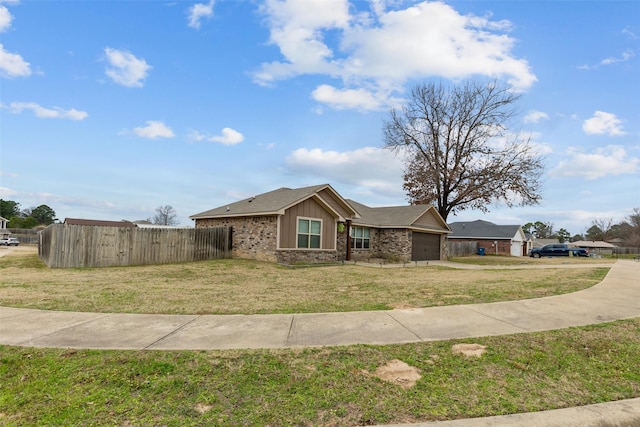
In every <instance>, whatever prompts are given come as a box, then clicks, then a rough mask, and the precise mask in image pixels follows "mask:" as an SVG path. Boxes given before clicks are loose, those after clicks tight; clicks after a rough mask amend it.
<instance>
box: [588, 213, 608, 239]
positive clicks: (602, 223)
mask: <svg viewBox="0 0 640 427" xmlns="http://www.w3.org/2000/svg"><path fill="white" fill-rule="evenodd" d="M591 224H592V225H593V226H594V227H597V228H598V230H600V234H599V235H597V236H595V237H596V239H594V240H602V241H606V240H608V239H609V238H610V237H609V234H610V233H611V227H612V226H613V219H612V218H596V219H594V220H593V221H591ZM592 228H593V227H592ZM589 230H591V228H590V229H589ZM587 231H588V230H587Z"/></svg>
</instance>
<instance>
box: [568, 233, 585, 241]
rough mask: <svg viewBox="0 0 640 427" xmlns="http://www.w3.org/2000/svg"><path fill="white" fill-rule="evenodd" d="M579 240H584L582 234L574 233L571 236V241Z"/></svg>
mask: <svg viewBox="0 0 640 427" xmlns="http://www.w3.org/2000/svg"><path fill="white" fill-rule="evenodd" d="M580 240H584V236H583V235H582V234H574V235H573V237H572V238H571V241H572V242H578V241H580Z"/></svg>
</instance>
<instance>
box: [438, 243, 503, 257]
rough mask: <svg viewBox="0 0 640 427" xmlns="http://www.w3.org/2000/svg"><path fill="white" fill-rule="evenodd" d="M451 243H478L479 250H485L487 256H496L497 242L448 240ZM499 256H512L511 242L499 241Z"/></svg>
mask: <svg viewBox="0 0 640 427" xmlns="http://www.w3.org/2000/svg"><path fill="white" fill-rule="evenodd" d="M448 240H449V241H450V242H469V241H474V242H478V248H484V252H485V254H487V255H495V254H496V246H495V245H494V244H493V242H495V240H475V239H473V240H472V239H448ZM497 242H498V255H507V256H509V255H511V240H498V241H497Z"/></svg>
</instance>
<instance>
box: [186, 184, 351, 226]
mask: <svg viewBox="0 0 640 427" xmlns="http://www.w3.org/2000/svg"><path fill="white" fill-rule="evenodd" d="M323 190H327V191H329V193H331V194H333V196H334V197H335V199H336V200H338V201H339V202H340V203H341V204H343V205H344V208H345V209H346V210H347V211H348V212H350V213H351V214H352V215H353V216H354V217H357V216H358V212H357V211H355V210H354V209H353V207H352V206H350V205H349V204H348V203H347V202H346V201H345V200H344V199H343V198H342V197H341V196H340V195H339V194H338V193H337V192H336V191H335V190H334V189H333V188H332V187H331V186H330V185H329V184H321V185H313V186H310V187H303V188H285V187H283V188H279V189H277V190H273V191H269V192H267V193H263V194H259V195H257V196H254V197H249V198H247V199H244V200H240V201H238V202H234V203H231V204H228V205H224V206H220V207H217V208H215V209H210V210H208V211H204V212H200V213H197V214H195V215H191V216H190V217H189V218H191V219H205V218H227V217H238V216H254V215H284V213H285V210H287V209H288V208H290V207H292V206H295V205H297V204H298V203H301V202H303V201H305V200H307V199H309V198H314V199H315V200H316V201H317V202H319V203H320V204H321V205H323V207H324V208H325V209H327V210H328V211H330V212H332V213H333V214H334V215H335V216H336V217H338V218H340V219H344V218H342V216H341V215H340V214H339V213H338V212H336V211H335V209H333V208H332V207H331V206H330V205H329V203H328V202H327V201H326V200H324V199H323V198H322V197H320V196H319V194H318V193H320V192H321V191H323Z"/></svg>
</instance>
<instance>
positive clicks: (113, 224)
mask: <svg viewBox="0 0 640 427" xmlns="http://www.w3.org/2000/svg"><path fill="white" fill-rule="evenodd" d="M64 223H65V224H69V225H94V226H99V227H135V226H136V225H135V224H134V223H132V222H131V221H125V220H122V221H103V220H101V219H81V218H65V219H64Z"/></svg>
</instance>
